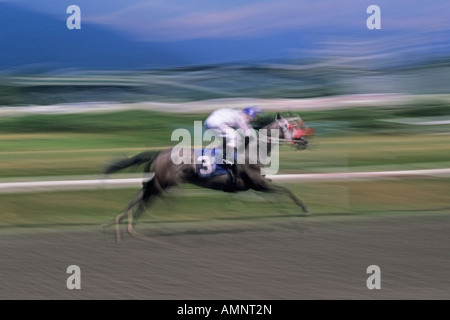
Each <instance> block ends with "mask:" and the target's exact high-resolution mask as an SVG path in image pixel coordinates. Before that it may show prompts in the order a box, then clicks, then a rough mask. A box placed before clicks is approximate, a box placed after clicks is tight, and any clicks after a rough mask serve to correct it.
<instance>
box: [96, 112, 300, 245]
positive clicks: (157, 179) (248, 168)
mask: <svg viewBox="0 0 450 320" xmlns="http://www.w3.org/2000/svg"><path fill="white" fill-rule="evenodd" d="M261 129H266V130H267V132H268V134H267V135H266V136H265V138H262V137H261V136H259V137H258V138H257V139H258V141H257V142H258V145H259V144H261V143H265V144H266V145H267V152H268V153H270V152H271V147H272V144H273V143H280V141H283V142H287V143H290V144H292V145H295V142H296V141H295V139H299V138H301V137H299V136H298V135H296V131H295V130H296V129H295V126H294V127H293V126H292V123H290V122H289V120H288V119H286V118H283V117H281V116H280V114H279V113H277V115H276V118H275V121H274V122H272V123H270V124H268V125H266V126H264V127H262V128H261ZM274 129H276V131H274ZM260 131H261V130H260ZM273 132H277V133H278V137H276V136H274V135H273V134H272V133H273ZM296 136H297V138H295V137H296ZM277 140H278V141H277ZM247 146H248V141H247ZM173 149H174V148H168V149H165V150H162V151H146V152H142V153H139V154H137V155H135V156H133V157H130V158H124V159H120V160H116V161H113V162H112V163H110V164H109V165H107V166H106V168H105V171H104V173H105V174H111V173H114V172H117V171H120V170H123V169H126V168H129V167H136V166H144V172H145V173H153V177H152V178H151V179H149V180H148V181H145V182H143V186H142V189H141V190H140V191H139V192H138V193H137V194H136V195H135V196H134V197H133V198H132V199H131V201H130V202H129V203H128V205H127V206H126V207H125V209H124V211H123V212H121V213H120V214H118V215H117V216H116V217H115V219H114V220H113V221H112V222H111V223H109V224H107V225H111V224H113V223H115V225H116V239H117V241H118V242H120V222H121V221H122V219H124V218H125V217H128V232H129V233H130V234H131V235H133V236H136V237H138V238H142V236H141V235H140V234H138V233H137V232H136V231H135V230H134V228H133V225H134V222H133V220H136V219H138V218H139V217H140V216H141V215H142V213H143V212H145V211H146V210H147V208H148V206H149V204H150V202H151V200H153V199H155V198H156V197H158V196H161V195H162V194H163V193H164V191H166V190H168V189H169V188H171V187H174V186H177V185H179V184H181V183H191V184H195V185H197V186H200V187H203V188H209V189H215V190H222V191H226V192H239V191H246V190H249V189H253V190H256V191H261V192H269V193H278V194H282V195H285V196H288V197H289V198H290V199H292V201H293V202H294V203H295V204H296V205H297V206H299V207H300V208H301V210H302V211H303V212H304V213H308V208H307V207H306V206H305V205H304V203H303V202H302V201H301V200H300V199H299V198H298V197H297V196H296V195H295V194H294V193H293V192H292V191H290V190H289V189H287V188H285V187H283V186H280V185H277V184H275V183H273V182H272V181H271V180H270V179H267V178H266V176H265V175H264V174H262V170H261V169H262V168H263V167H264V165H263V164H262V163H261V162H260V161H257V162H256V163H255V162H253V163H252V162H251V161H248V160H249V152H248V150H247V152H246V154H245V160H246V161H245V163H237V164H236V165H235V166H236V167H235V176H234V177H233V178H232V177H231V176H230V175H229V174H227V171H226V170H223V169H222V172H221V173H222V174H220V173H219V174H216V175H209V176H206V177H205V176H202V175H201V174H200V173H199V171H201V169H202V165H199V164H195V163H180V164H176V163H174V161H172V159H173V158H172V153H173V151H174V150H173ZM189 150H190V151H189V152H190V153H191V154H190V156H191V158H194V157H196V155H198V149H197V150H196V149H195V148H190V149H189ZM258 150H259V149H258ZM218 168H219V169H220V164H218V165H216V170H217V169H218ZM217 171H220V170H217Z"/></svg>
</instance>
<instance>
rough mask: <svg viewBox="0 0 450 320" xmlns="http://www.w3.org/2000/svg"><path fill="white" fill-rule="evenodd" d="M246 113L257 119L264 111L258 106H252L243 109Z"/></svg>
mask: <svg viewBox="0 0 450 320" xmlns="http://www.w3.org/2000/svg"><path fill="white" fill-rule="evenodd" d="M242 111H243V112H244V113H245V114H247V115H249V116H250V118H252V119H255V117H256V116H257V115H258V114H261V113H262V109H261V108H260V107H258V106H250V107H247V108H245V109H244V110H242Z"/></svg>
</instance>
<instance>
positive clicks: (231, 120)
mask: <svg viewBox="0 0 450 320" xmlns="http://www.w3.org/2000/svg"><path fill="white" fill-rule="evenodd" d="M261 113H262V109H261V108H260V107H258V106H249V107H246V108H244V109H243V110H239V109H229V108H223V109H218V110H216V111H214V112H212V113H211V114H210V115H209V117H208V118H207V119H206V120H205V126H206V128H207V129H216V130H219V131H220V133H221V135H222V137H223V139H224V141H223V163H224V164H225V165H226V167H227V169H229V168H232V169H233V170H235V167H234V166H233V164H234V159H233V160H230V159H229V157H228V159H227V155H226V149H227V147H228V148H229V149H230V150H235V149H236V148H237V134H236V131H235V130H236V129H241V130H242V131H243V132H244V134H245V135H246V136H247V135H248V133H249V130H251V129H252V126H251V122H252V121H253V120H254V119H255V117H256V116H257V115H258V114H261ZM229 171H230V170H229ZM230 175H233V172H231V171H230ZM232 178H234V177H233V176H232Z"/></svg>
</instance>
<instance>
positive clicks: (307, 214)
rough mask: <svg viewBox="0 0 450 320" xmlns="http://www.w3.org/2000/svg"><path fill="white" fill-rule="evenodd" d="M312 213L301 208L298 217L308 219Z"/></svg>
mask: <svg viewBox="0 0 450 320" xmlns="http://www.w3.org/2000/svg"><path fill="white" fill-rule="evenodd" d="M311 214H312V213H311V211H310V210H309V209H308V208H303V209H302V212H301V213H300V214H299V216H300V217H308V216H310V215H311Z"/></svg>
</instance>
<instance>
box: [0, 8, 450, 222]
mask: <svg viewBox="0 0 450 320" xmlns="http://www.w3.org/2000/svg"><path fill="white" fill-rule="evenodd" d="M73 4H75V5H77V6H79V8H80V9H81V16H80V18H81V29H73V30H69V29H68V28H67V26H66V22H67V20H68V19H69V18H70V17H71V13H67V8H68V7H69V6H70V5H73ZM372 4H376V5H378V6H379V8H380V9H381V15H380V19H381V29H375V30H369V29H368V28H367V25H366V22H367V20H368V19H369V18H370V16H371V14H370V13H367V12H366V10H367V8H368V7H369V6H370V5H372ZM449 12H450V3H449V2H448V1H445V0H435V1H433V2H424V1H421V0H410V1H395V2H393V1H386V0H377V1H376V2H375V3H373V2H372V1H361V0H350V1H345V2H336V1H331V0H315V1H312V0H305V1H295V0H286V1H285V0H283V1H275V0H266V1H256V0H246V1H199V0H189V1H176V0H169V1H162V0H161V1H159V0H155V1H142V0H129V1H88V0H77V1H75V2H74V1H72V0H70V1H66V0H62V1H55V0H42V1H38V2H36V1H32V0H14V1H12V0H11V1H10V0H0V183H7V182H14V181H41V180H44V181H46V180H52V179H58V180H67V179H72V178H76V179H92V178H97V177H99V176H100V175H101V170H102V168H103V166H104V164H105V163H107V162H108V161H110V160H111V159H112V158H115V157H118V156H124V155H132V154H135V153H137V152H140V151H143V150H146V149H148V148H155V149H158V148H162V147H169V146H171V145H172V142H171V141H170V135H171V132H172V131H173V130H174V129H176V128H180V127H182V128H188V129H191V128H192V127H193V122H194V121H195V120H204V119H205V118H206V117H207V115H208V113H209V112H211V111H212V110H214V109H216V108H219V107H236V108H241V107H245V106H247V105H250V104H258V105H260V106H262V107H263V108H264V110H265V111H266V113H265V116H266V117H269V118H270V117H272V116H273V114H274V112H275V111H280V112H284V113H286V114H298V115H300V116H301V117H302V118H303V120H304V121H306V123H307V125H309V126H310V127H312V128H314V129H315V132H316V134H315V136H314V137H313V138H312V139H311V142H310V145H309V147H308V148H307V149H306V150H304V151H298V150H294V149H292V148H290V147H289V146H284V147H282V148H281V151H280V164H281V168H280V173H327V172H351V171H387V170H416V169H442V168H450V147H449V146H450V136H449V133H450V108H449V107H450V92H449V88H450V24H449V23H448V13H449ZM290 186H291V188H292V189H293V190H294V191H295V192H298V193H301V194H302V197H303V199H304V201H305V202H307V203H308V205H309V206H310V207H312V208H313V210H314V212H315V214H316V215H318V216H320V215H324V216H326V215H330V214H355V215H360V214H373V213H380V212H383V213H385V212H398V211H412V210H414V211H420V212H425V211H427V212H428V211H430V210H431V211H433V210H434V211H442V210H444V211H445V210H448V208H449V207H450V201H449V195H448V187H449V184H448V180H447V179H446V178H445V177H434V178H429V177H425V178H424V177H421V178H417V177H416V178H415V179H412V180H411V179H410V180H408V181H405V180H403V179H396V180H395V181H386V180H377V181H375V182H374V181H370V182H369V181H321V182H308V183H302V182H300V181H299V182H298V183H297V182H296V183H293V182H290ZM138 187H139V186H136V188H138ZM136 188H130V189H126V190H111V189H97V190H94V191H86V190H77V191H65V190H58V189H56V190H50V191H51V192H48V191H49V190H46V191H45V192H44V191H42V190H35V192H28V193H26V194H25V195H24V194H23V193H22V192H19V191H14V192H7V191H3V192H2V194H0V202H1V203H2V211H1V213H0V225H1V226H6V227H8V226H23V225H33V224H61V223H68V224H74V223H100V222H103V221H104V220H105V219H108V218H110V217H112V215H113V214H115V213H117V212H118V211H119V210H120V209H121V208H122V207H123V206H124V205H125V203H126V202H127V201H128V199H129V197H130V196H131V195H132V194H133V193H134V192H135V191H136ZM181 189H182V191H183V192H184V193H183V192H179V193H177V195H179V197H178V198H177V195H174V197H175V199H178V200H179V201H178V200H176V201H174V202H173V204H172V205H173V206H176V207H175V209H174V210H171V213H170V214H167V210H166V209H165V206H166V203H159V204H158V203H156V204H155V208H154V210H152V214H153V218H152V219H162V220H167V219H168V220H170V219H174V220H176V219H179V218H180V216H182V217H183V218H184V219H194V220H195V219H205V218H206V219H207V218H208V217H207V216H205V211H203V212H202V213H199V211H198V207H199V206H200V205H202V206H205V203H204V199H203V200H202V199H201V197H202V196H204V197H206V196H208V197H211V198H213V199H215V200H216V201H215V202H214V201H211V202H210V205H211V207H213V208H216V209H215V210H213V212H214V217H216V218H217V217H220V216H223V217H229V216H230V215H231V216H233V215H235V216H241V215H242V212H244V211H245V212H250V213H248V215H249V216H250V217H252V216H261V215H263V216H264V215H273V214H274V213H273V212H274V208H273V207H269V208H268V206H267V205H266V203H265V202H264V201H263V200H262V199H261V198H259V197H258V196H256V195H254V194H244V195H241V196H236V197H238V198H239V197H240V198H239V199H240V200H242V201H241V202H239V204H238V205H237V206H233V207H232V208H228V207H227V208H223V207H222V208H220V209H217V204H218V203H223V201H224V199H225V198H224V197H226V196H227V195H222V194H218V193H214V192H209V191H206V190H203V191H202V192H201V193H200V192H197V191H195V190H194V191H192V190H191V189H192V187H190V186H183V187H181ZM194 189H195V188H194ZM192 192H193V193H195V194H197V195H198V197H189V198H188V197H184V196H183V195H184V194H189V195H192ZM55 194H57V195H58V196H57V197H56V196H55ZM374 195H376V197H374ZM393 195H395V196H393ZM37 208H38V209H37ZM249 208H250V209H252V210H248V209H249ZM291 209H292V208H289V207H288V208H284V209H283V210H287V212H290V211H291ZM36 210H38V211H39V215H36V214H35V213H36ZM275 210H279V208H278V209H275ZM92 212H95V214H92ZM61 213H64V214H61Z"/></svg>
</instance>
